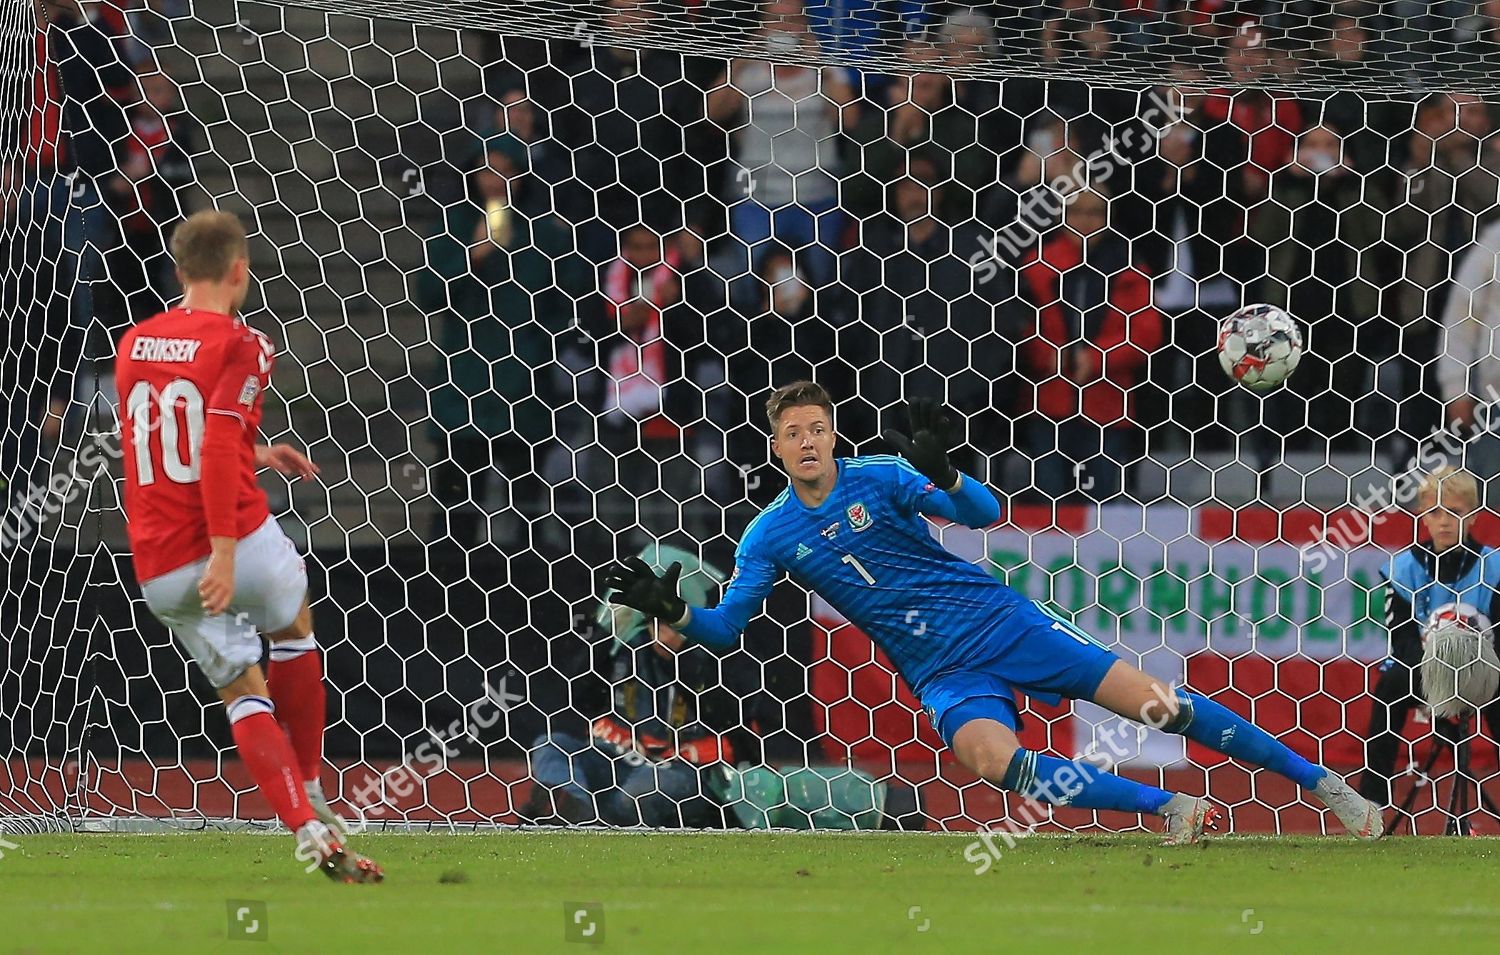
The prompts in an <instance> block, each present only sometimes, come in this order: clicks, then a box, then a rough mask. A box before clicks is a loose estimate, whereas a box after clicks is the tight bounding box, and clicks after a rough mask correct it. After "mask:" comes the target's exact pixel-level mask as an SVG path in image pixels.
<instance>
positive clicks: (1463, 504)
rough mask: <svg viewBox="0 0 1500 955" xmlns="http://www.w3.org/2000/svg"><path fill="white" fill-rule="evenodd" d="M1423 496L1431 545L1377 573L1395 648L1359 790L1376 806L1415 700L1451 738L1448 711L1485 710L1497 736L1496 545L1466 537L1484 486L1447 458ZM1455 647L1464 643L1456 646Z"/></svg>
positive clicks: (1499, 570)
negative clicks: (1383, 582)
mask: <svg viewBox="0 0 1500 955" xmlns="http://www.w3.org/2000/svg"><path fill="white" fill-rule="evenodd" d="M1417 503H1418V514H1419V515H1420V518H1421V521H1422V526H1423V527H1425V528H1426V529H1427V531H1428V533H1429V534H1430V535H1431V537H1432V540H1431V543H1421V542H1419V543H1417V544H1416V545H1415V546H1413V547H1411V548H1409V549H1407V550H1405V551H1402V552H1401V553H1399V554H1397V555H1396V556H1395V557H1393V558H1391V561H1390V563H1389V564H1387V565H1386V566H1385V568H1384V569H1383V570H1382V571H1381V576H1382V577H1384V578H1385V580H1386V593H1385V623H1386V627H1387V628H1388V629H1389V631H1390V637H1391V651H1390V656H1389V657H1387V658H1386V660H1385V661H1384V662H1382V663H1381V664H1380V679H1379V681H1378V682H1377V683H1376V684H1375V691H1374V695H1375V705H1374V707H1373V708H1372V709H1371V711H1370V730H1369V733H1368V734H1367V735H1366V736H1365V739H1366V740H1367V741H1368V742H1367V743H1366V744H1365V769H1364V773H1363V774H1362V775H1361V777H1360V783H1359V791H1360V794H1361V795H1362V796H1364V797H1365V798H1366V799H1369V800H1370V801H1372V802H1374V803H1376V804H1377V805H1389V804H1390V802H1391V776H1392V774H1393V771H1394V769H1395V763H1396V753H1397V752H1398V750H1399V748H1400V745H1401V731H1402V729H1403V728H1404V727H1405V726H1406V720H1407V718H1408V717H1409V716H1410V715H1411V711H1412V707H1414V706H1417V705H1419V704H1423V703H1429V704H1431V705H1432V707H1433V716H1434V720H1433V728H1434V730H1436V731H1437V732H1438V733H1439V734H1441V735H1443V736H1444V737H1445V738H1446V739H1449V740H1450V741H1453V740H1456V739H1457V734H1458V730H1459V728H1458V726H1457V725H1453V724H1450V725H1447V726H1445V725H1444V718H1445V717H1446V716H1466V715H1467V713H1468V712H1469V711H1470V710H1472V709H1475V708H1478V709H1481V710H1482V711H1483V713H1484V718H1485V724H1486V726H1487V727H1488V729H1489V732H1490V736H1491V738H1496V739H1500V734H1497V730H1500V703H1497V702H1496V700H1495V677H1496V676H1497V673H1496V671H1495V669H1494V660H1495V655H1494V650H1493V642H1492V641H1493V635H1492V634H1491V633H1490V622H1491V621H1493V620H1496V619H1497V614H1500V550H1496V549H1495V548H1493V547H1488V546H1483V545H1481V544H1479V543H1478V542H1477V541H1475V540H1474V538H1473V537H1472V536H1471V535H1470V525H1471V524H1472V522H1473V519H1474V515H1475V514H1476V513H1477V512H1478V509H1479V485H1478V483H1477V482H1476V481H1475V479H1474V476H1473V475H1472V474H1469V473H1468V472H1466V471H1460V470H1457V469H1455V468H1453V467H1450V466H1447V465H1444V466H1443V467H1440V468H1437V469H1436V470H1434V471H1433V472H1432V473H1430V474H1428V475H1427V476H1426V477H1425V478H1423V480H1422V483H1421V485H1420V486H1419V488H1418V491H1417ZM1466 640H1467V641H1468V642H1467V643H1466V644H1465V641H1466ZM1453 641H1457V643H1454V642H1453ZM1454 646H1460V647H1461V650H1460V651H1459V652H1458V653H1457V654H1455V653H1454V651H1453V649H1452V648H1453V647H1454ZM1460 660H1461V661H1462V662H1459V661H1460ZM1440 684H1442V685H1441V686H1440Z"/></svg>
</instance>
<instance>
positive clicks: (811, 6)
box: [803, 0, 927, 57]
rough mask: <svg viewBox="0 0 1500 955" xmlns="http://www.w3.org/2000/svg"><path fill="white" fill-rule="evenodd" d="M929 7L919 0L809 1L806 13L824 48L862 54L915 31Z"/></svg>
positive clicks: (857, 54)
mask: <svg viewBox="0 0 1500 955" xmlns="http://www.w3.org/2000/svg"><path fill="white" fill-rule="evenodd" d="M926 6H927V5H926V4H925V3H921V2H919V0H808V2H807V8H806V10H805V11H803V12H804V13H805V14H806V16H807V19H808V21H809V24H810V27H811V29H812V32H813V34H814V35H815V36H816V37H817V38H818V41H819V43H820V44H821V45H822V47H823V48H824V49H827V50H836V51H838V52H840V53H847V54H850V55H852V56H855V57H861V56H864V55H865V54H867V53H868V52H869V50H870V48H871V47H873V46H879V45H885V44H890V43H892V42H896V41H899V40H900V39H901V38H902V37H905V36H910V35H912V34H913V33H915V32H916V31H917V30H918V29H919V28H920V27H921V25H922V21H923V19H924V18H925V17H926V16H927V12H926V10H925V9H924V8H925V7H926Z"/></svg>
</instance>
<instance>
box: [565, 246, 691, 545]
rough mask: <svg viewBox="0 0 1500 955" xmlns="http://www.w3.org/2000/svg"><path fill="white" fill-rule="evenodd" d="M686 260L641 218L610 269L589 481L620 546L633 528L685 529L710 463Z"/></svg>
mask: <svg viewBox="0 0 1500 955" xmlns="http://www.w3.org/2000/svg"><path fill="white" fill-rule="evenodd" d="M682 263H683V252H682V246H681V245H680V244H679V243H677V242H672V241H668V240H666V239H665V238H664V237H663V236H661V235H660V234H658V233H656V232H654V231H653V230H651V229H649V228H647V227H646V226H643V225H638V226H635V227H633V228H631V229H628V230H626V232H625V235H624V239H623V241H622V243H621V248H620V256H619V258H617V259H615V260H614V261H613V262H611V263H610V264H609V265H608V266H606V267H605V269H604V273H603V276H602V286H603V293H604V294H603V301H604V309H605V311H604V316H603V319H604V321H603V325H602V328H601V329H600V334H599V336H598V338H599V346H598V348H599V352H598V363H599V369H600V371H601V378H602V382H603V387H602V389H601V390H600V392H599V394H598V397H597V399H596V401H597V404H596V409H595V415H594V418H595V421H596V422H597V437H598V445H599V446H598V448H597V449H594V450H592V451H591V453H590V454H589V455H588V456H587V462H586V464H585V474H586V476H585V483H586V485H587V486H588V487H589V488H591V489H592V490H593V491H594V498H595V506H596V507H597V509H598V516H599V518H600V520H601V521H602V522H603V524H604V527H605V528H606V529H607V530H608V531H609V532H610V534H611V535H612V537H613V538H614V540H613V541H612V543H615V544H619V543H621V542H620V541H619V539H618V538H619V535H621V534H624V533H631V532H634V533H637V534H643V535H644V536H646V537H647V538H648V539H655V538H656V537H657V536H660V535H661V534H665V533H668V532H670V531H672V530H676V529H679V528H681V527H682V525H683V521H684V519H685V516H686V514H688V513H693V512H694V511H695V510H696V508H694V507H691V506H690V505H692V504H693V501H692V499H693V497H694V489H695V488H696V487H697V486H698V484H699V477H700V474H701V469H700V468H699V466H698V465H697V463H696V462H695V461H694V459H693V458H692V457H691V456H690V454H689V452H690V450H691V448H692V441H693V431H694V429H695V426H696V423H697V421H698V420H699V419H700V417H701V415H700V414H699V413H698V412H697V411H696V410H695V409H693V408H691V407H690V404H691V398H692V395H691V382H689V381H687V380H686V379H685V378H684V370H685V368H684V354H685V351H686V349H685V348H684V347H683V342H682V340H681V339H680V338H679V332H680V333H681V334H682V336H684V337H686V338H688V343H689V345H691V344H692V340H693V338H695V337H696V338H697V339H699V340H701V338H702V331H701V321H702V320H701V318H697V317H696V316H694V315H693V314H692V313H691V312H689V311H687V310H686V309H684V308H683V307H682V295H683V279H682V272H681V268H682ZM695 318H697V320H696V321H695ZM689 325H697V326H698V329H697V330H694V329H692V328H689V327H686V326H689Z"/></svg>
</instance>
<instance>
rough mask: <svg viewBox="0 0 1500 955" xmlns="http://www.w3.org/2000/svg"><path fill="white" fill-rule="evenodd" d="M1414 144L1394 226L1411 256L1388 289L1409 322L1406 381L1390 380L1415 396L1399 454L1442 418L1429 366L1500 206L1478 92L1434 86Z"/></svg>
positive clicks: (1404, 343)
mask: <svg viewBox="0 0 1500 955" xmlns="http://www.w3.org/2000/svg"><path fill="white" fill-rule="evenodd" d="M1408 149H1409V153H1410V156H1409V159H1408V160H1407V163H1406V165H1405V168H1404V172H1405V174H1406V181H1405V183H1403V184H1402V185H1404V187H1405V188H1404V190H1403V191H1404V193H1405V194H1404V196H1397V197H1396V200H1397V203H1396V209H1395V212H1394V213H1393V214H1392V215H1391V216H1389V217H1388V219H1387V225H1386V227H1387V230H1388V234H1389V235H1390V237H1391V240H1392V242H1394V243H1395V245H1396V247H1397V249H1398V250H1399V251H1400V253H1401V254H1402V255H1403V257H1404V258H1403V261H1402V262H1401V267H1400V268H1399V269H1398V270H1397V274H1398V275H1399V276H1400V283H1399V284H1398V285H1397V286H1396V288H1395V289H1394V290H1393V291H1392V293H1388V294H1391V295H1392V297H1393V298H1394V305H1395V307H1394V309H1392V310H1391V311H1392V316H1393V318H1395V320H1396V321H1398V322H1399V323H1401V326H1402V327H1401V329H1400V345H1401V356H1400V364H1399V366H1398V367H1399V371H1400V376H1401V379H1402V380H1401V381H1400V382H1399V383H1397V382H1391V383H1389V384H1388V390H1392V391H1399V392H1400V393H1401V394H1404V395H1407V396H1408V397H1407V399H1406V400H1405V401H1403V402H1402V406H1401V407H1402V417H1401V423H1400V427H1399V429H1398V433H1399V434H1400V435H1403V436H1404V437H1405V440H1404V441H1403V442H1402V446H1401V447H1398V448H1396V449H1394V450H1395V451H1396V452H1397V454H1398V456H1399V457H1404V456H1405V453H1404V452H1405V451H1406V450H1407V447H1406V445H1408V444H1410V442H1411V441H1412V440H1413V439H1414V437H1415V436H1418V435H1423V434H1426V433H1428V432H1429V431H1430V430H1431V429H1432V428H1433V427H1435V426H1436V425H1437V423H1438V421H1439V419H1440V414H1441V409H1440V407H1439V405H1438V402H1437V399H1436V395H1437V394H1438V389H1437V388H1436V387H1435V383H1433V382H1432V381H1431V377H1430V376H1431V375H1432V372H1431V370H1429V369H1430V366H1431V365H1432V359H1433V356H1434V355H1435V354H1436V352H1437V335H1438V331H1439V325H1438V323H1439V321H1440V319H1441V317H1442V315H1443V311H1444V309H1445V307H1446V305H1447V298H1448V294H1449V291H1450V290H1451V289H1452V281H1451V279H1452V276H1453V269H1454V265H1455V263H1457V262H1458V261H1459V260H1461V259H1462V257H1463V256H1464V254H1465V253H1466V252H1467V251H1468V250H1469V248H1470V247H1472V246H1473V244H1474V241H1475V238H1476V236H1477V235H1478V233H1479V231H1480V230H1482V229H1483V228H1484V227H1485V226H1487V225H1489V224H1490V223H1491V222H1493V221H1495V219H1496V215H1497V213H1500V175H1497V172H1496V170H1497V168H1500V163H1497V161H1496V160H1497V156H1496V149H1495V140H1494V139H1493V137H1492V136H1491V118H1490V115H1489V111H1488V107H1487V106H1486V104H1485V103H1483V102H1481V101H1480V100H1479V99H1478V98H1477V97H1474V96H1470V95H1467V94H1460V93H1434V94H1432V95H1431V96H1429V97H1427V98H1426V99H1424V100H1423V101H1422V102H1421V104H1420V105H1419V106H1418V108H1417V114H1416V123H1415V129H1414V130H1413V131H1412V134H1411V137H1410V139H1409V141H1408ZM1402 200H1404V201H1402Z"/></svg>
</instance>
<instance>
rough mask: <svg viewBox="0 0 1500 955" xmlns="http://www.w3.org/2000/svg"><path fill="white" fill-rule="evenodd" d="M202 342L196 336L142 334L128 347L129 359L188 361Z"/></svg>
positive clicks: (195, 354) (201, 345)
mask: <svg viewBox="0 0 1500 955" xmlns="http://www.w3.org/2000/svg"><path fill="white" fill-rule="evenodd" d="M202 347H203V342H201V341H199V340H198V339H196V338H156V337H154V336H151V335H142V336H141V337H140V338H137V339H136V340H135V344H133V345H131V347H130V360H131V361H154V362H182V363H186V362H190V361H192V360H193V359H194V358H195V357H196V356H197V354H198V349H199V348H202Z"/></svg>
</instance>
